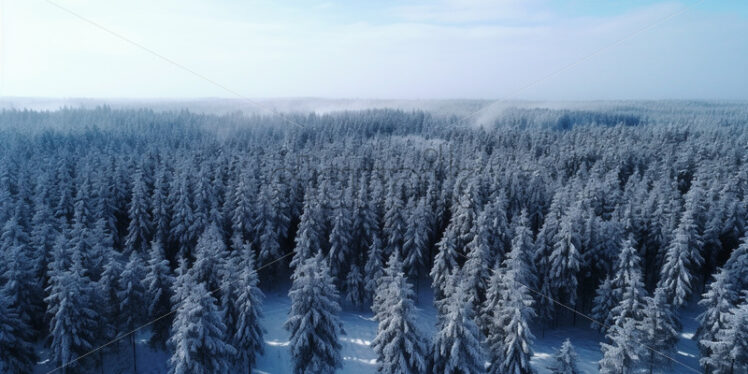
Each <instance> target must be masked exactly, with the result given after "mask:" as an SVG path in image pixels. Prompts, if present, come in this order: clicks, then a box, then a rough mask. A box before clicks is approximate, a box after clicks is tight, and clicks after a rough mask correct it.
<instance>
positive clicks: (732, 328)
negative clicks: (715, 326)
mask: <svg viewBox="0 0 748 374" xmlns="http://www.w3.org/2000/svg"><path fill="white" fill-rule="evenodd" d="M701 344H702V345H703V346H705V347H707V348H708V349H709V352H710V353H709V355H707V356H702V358H701V360H699V361H700V362H701V365H702V366H703V367H704V368H705V369H708V370H712V373H714V374H737V373H745V372H748V303H746V302H744V303H742V304H740V305H739V306H738V307H737V308H734V309H733V310H732V312H731V313H730V314H729V316H728V318H727V321H726V324H725V326H724V327H723V328H722V329H720V330H719V331H718V332H717V333H716V334H715V336H714V337H713V338H712V339H709V340H702V341H701Z"/></svg>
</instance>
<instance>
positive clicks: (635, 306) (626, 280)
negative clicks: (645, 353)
mask: <svg viewBox="0 0 748 374" xmlns="http://www.w3.org/2000/svg"><path fill="white" fill-rule="evenodd" d="M640 263H641V260H640V259H639V254H638V253H637V251H636V248H634V245H633V241H632V239H628V240H626V241H624V242H623V245H622V248H621V253H620V254H619V255H618V263H617V265H616V275H615V276H614V277H613V280H611V287H612V288H613V295H614V296H615V299H616V300H617V302H618V304H617V305H616V306H614V307H613V309H612V310H611V311H610V316H611V317H610V318H611V320H612V322H613V323H614V324H618V325H621V324H623V323H624V322H625V320H626V319H633V320H634V321H636V322H637V323H639V322H641V320H642V319H643V318H644V308H645V306H646V301H645V299H644V298H645V297H646V296H647V291H646V290H644V284H643V282H642V275H641V264H640Z"/></svg>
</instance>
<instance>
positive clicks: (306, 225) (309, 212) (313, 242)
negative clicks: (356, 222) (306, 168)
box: [291, 189, 324, 268]
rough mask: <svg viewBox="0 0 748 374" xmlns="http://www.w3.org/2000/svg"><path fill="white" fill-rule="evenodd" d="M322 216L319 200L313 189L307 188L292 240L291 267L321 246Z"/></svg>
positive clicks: (311, 254) (312, 254)
mask: <svg viewBox="0 0 748 374" xmlns="http://www.w3.org/2000/svg"><path fill="white" fill-rule="evenodd" d="M321 220H322V216H321V213H320V207H319V202H318V200H317V197H316V196H315V193H314V192H313V190H311V189H310V190H307V191H306V193H305V194H304V212H303V213H302V215H301V219H300V221H299V228H298V229H297V232H296V237H295V238H294V241H295V242H296V248H294V255H293V258H292V259H291V267H292V268H296V267H297V266H298V265H299V264H301V263H302V262H304V261H305V260H306V259H308V258H311V257H313V256H314V253H316V251H319V250H320V249H322V248H323V243H324V240H323V237H322V233H321V232H320V231H319V229H320V226H321Z"/></svg>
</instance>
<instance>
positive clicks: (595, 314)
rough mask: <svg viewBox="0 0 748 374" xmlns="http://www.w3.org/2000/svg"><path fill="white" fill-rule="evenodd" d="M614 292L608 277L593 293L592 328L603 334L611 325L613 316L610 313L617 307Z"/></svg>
mask: <svg viewBox="0 0 748 374" xmlns="http://www.w3.org/2000/svg"><path fill="white" fill-rule="evenodd" d="M616 300H617V298H616V295H615V292H613V287H612V286H611V283H610V277H605V279H603V281H602V282H601V283H600V286H598V287H597V290H596V291H595V299H594V300H593V302H592V312H591V314H590V316H591V317H592V318H593V319H594V320H595V321H594V322H592V328H594V329H597V330H598V331H600V332H602V333H605V331H607V329H608V327H609V326H610V325H612V324H613V315H612V314H611V311H612V310H613V308H615V306H616V305H618V302H617V301H616Z"/></svg>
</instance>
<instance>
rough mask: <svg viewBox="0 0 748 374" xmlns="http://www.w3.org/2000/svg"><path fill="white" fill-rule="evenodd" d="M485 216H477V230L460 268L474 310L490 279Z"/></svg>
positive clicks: (479, 303)
mask: <svg viewBox="0 0 748 374" xmlns="http://www.w3.org/2000/svg"><path fill="white" fill-rule="evenodd" d="M487 226H488V224H487V222H486V216H485V215H483V214H481V215H479V216H478V230H477V233H476V235H475V236H474V237H473V240H471V241H470V243H468V252H467V261H465V264H464V265H463V267H462V271H463V273H464V274H465V281H466V282H467V286H466V289H467V292H468V294H469V295H468V301H469V302H470V303H471V304H473V307H474V308H477V307H479V306H480V305H481V304H482V303H483V301H484V300H485V294H486V282H488V278H489V277H490V272H489V267H488V264H489V261H490V257H489V256H490V248H489V247H488V244H489V239H488V237H487V235H488V232H487V230H486V227H487Z"/></svg>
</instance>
